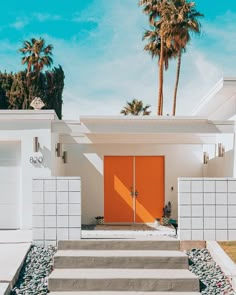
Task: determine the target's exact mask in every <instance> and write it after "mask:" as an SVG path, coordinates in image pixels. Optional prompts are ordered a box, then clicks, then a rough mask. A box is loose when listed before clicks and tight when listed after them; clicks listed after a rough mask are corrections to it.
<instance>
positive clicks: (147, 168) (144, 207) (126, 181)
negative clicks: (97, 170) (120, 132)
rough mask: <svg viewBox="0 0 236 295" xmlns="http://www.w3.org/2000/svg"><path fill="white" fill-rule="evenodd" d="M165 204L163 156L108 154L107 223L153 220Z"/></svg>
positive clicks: (105, 177)
mask: <svg viewBox="0 0 236 295" xmlns="http://www.w3.org/2000/svg"><path fill="white" fill-rule="evenodd" d="M163 206H164V157H163V156H105V157H104V221H105V223H149V222H150V223H152V222H154V221H155V218H160V217H161V216H162V208H163Z"/></svg>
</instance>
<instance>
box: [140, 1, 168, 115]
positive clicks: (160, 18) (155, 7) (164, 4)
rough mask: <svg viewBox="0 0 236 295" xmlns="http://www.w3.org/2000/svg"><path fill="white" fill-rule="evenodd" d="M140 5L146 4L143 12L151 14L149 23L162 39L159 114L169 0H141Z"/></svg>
mask: <svg viewBox="0 0 236 295" xmlns="http://www.w3.org/2000/svg"><path fill="white" fill-rule="evenodd" d="M139 5H140V6H144V9H143V12H144V13H145V14H147V15H148V16H149V23H150V25H151V26H153V30H155V32H156V34H157V35H158V36H159V39H160V53H159V63H158V64H159V91H158V107H157V114H158V115H162V114H163V81H164V78H163V70H164V62H165V58H164V50H165V49H164V46H165V42H166V41H165V39H166V32H167V31H168V26H169V23H168V19H167V18H166V17H167V16H168V14H166V10H168V6H169V1H168V0H140V1H139Z"/></svg>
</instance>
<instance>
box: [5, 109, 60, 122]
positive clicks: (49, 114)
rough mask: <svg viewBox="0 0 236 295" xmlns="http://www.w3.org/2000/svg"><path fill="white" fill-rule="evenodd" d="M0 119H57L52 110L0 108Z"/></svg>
mask: <svg viewBox="0 0 236 295" xmlns="http://www.w3.org/2000/svg"><path fill="white" fill-rule="evenodd" d="M0 120H58V117H57V114H56V113H55V111H54V110H0Z"/></svg>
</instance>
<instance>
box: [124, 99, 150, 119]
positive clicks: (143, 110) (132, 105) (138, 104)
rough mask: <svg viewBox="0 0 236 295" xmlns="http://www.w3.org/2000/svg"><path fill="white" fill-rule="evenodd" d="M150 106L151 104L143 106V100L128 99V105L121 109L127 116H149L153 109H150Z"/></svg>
mask: <svg viewBox="0 0 236 295" xmlns="http://www.w3.org/2000/svg"><path fill="white" fill-rule="evenodd" d="M149 108H150V105H146V106H143V102H142V100H137V99H135V98H134V99H133V100H132V101H131V102H128V101H127V104H126V106H125V107H124V108H123V110H121V112H120V113H121V114H123V115H125V116H127V115H133V116H139V115H142V116H148V115H150V113H151V111H149V110H148V109H149Z"/></svg>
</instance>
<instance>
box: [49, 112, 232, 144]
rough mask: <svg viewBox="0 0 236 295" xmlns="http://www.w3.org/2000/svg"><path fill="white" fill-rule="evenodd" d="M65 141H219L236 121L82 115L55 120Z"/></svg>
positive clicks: (55, 130)
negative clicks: (70, 119)
mask: <svg viewBox="0 0 236 295" xmlns="http://www.w3.org/2000/svg"><path fill="white" fill-rule="evenodd" d="M52 130H53V132H56V133H59V134H60V139H61V141H62V142H63V143H82V144H83V143H84V144H86V143H88V144H89V143H90V144H91V143H93V144H102V143H110V144H113V143H114V144H116V143H118V144H119V143H128V144H132V143H133V144H136V143H139V144H140V143H158V144H166V143H168V144H215V143H216V137H217V135H219V134H233V133H234V121H210V120H208V119H206V118H202V117H170V116H167V117H154V116H153V117H123V116H112V117H110V116H109V117H103V116H101V117H98V116H93V117H87V116H86V117H80V121H79V122H78V121H70V122H69V121H60V122H55V123H54V124H53V129H52Z"/></svg>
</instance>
